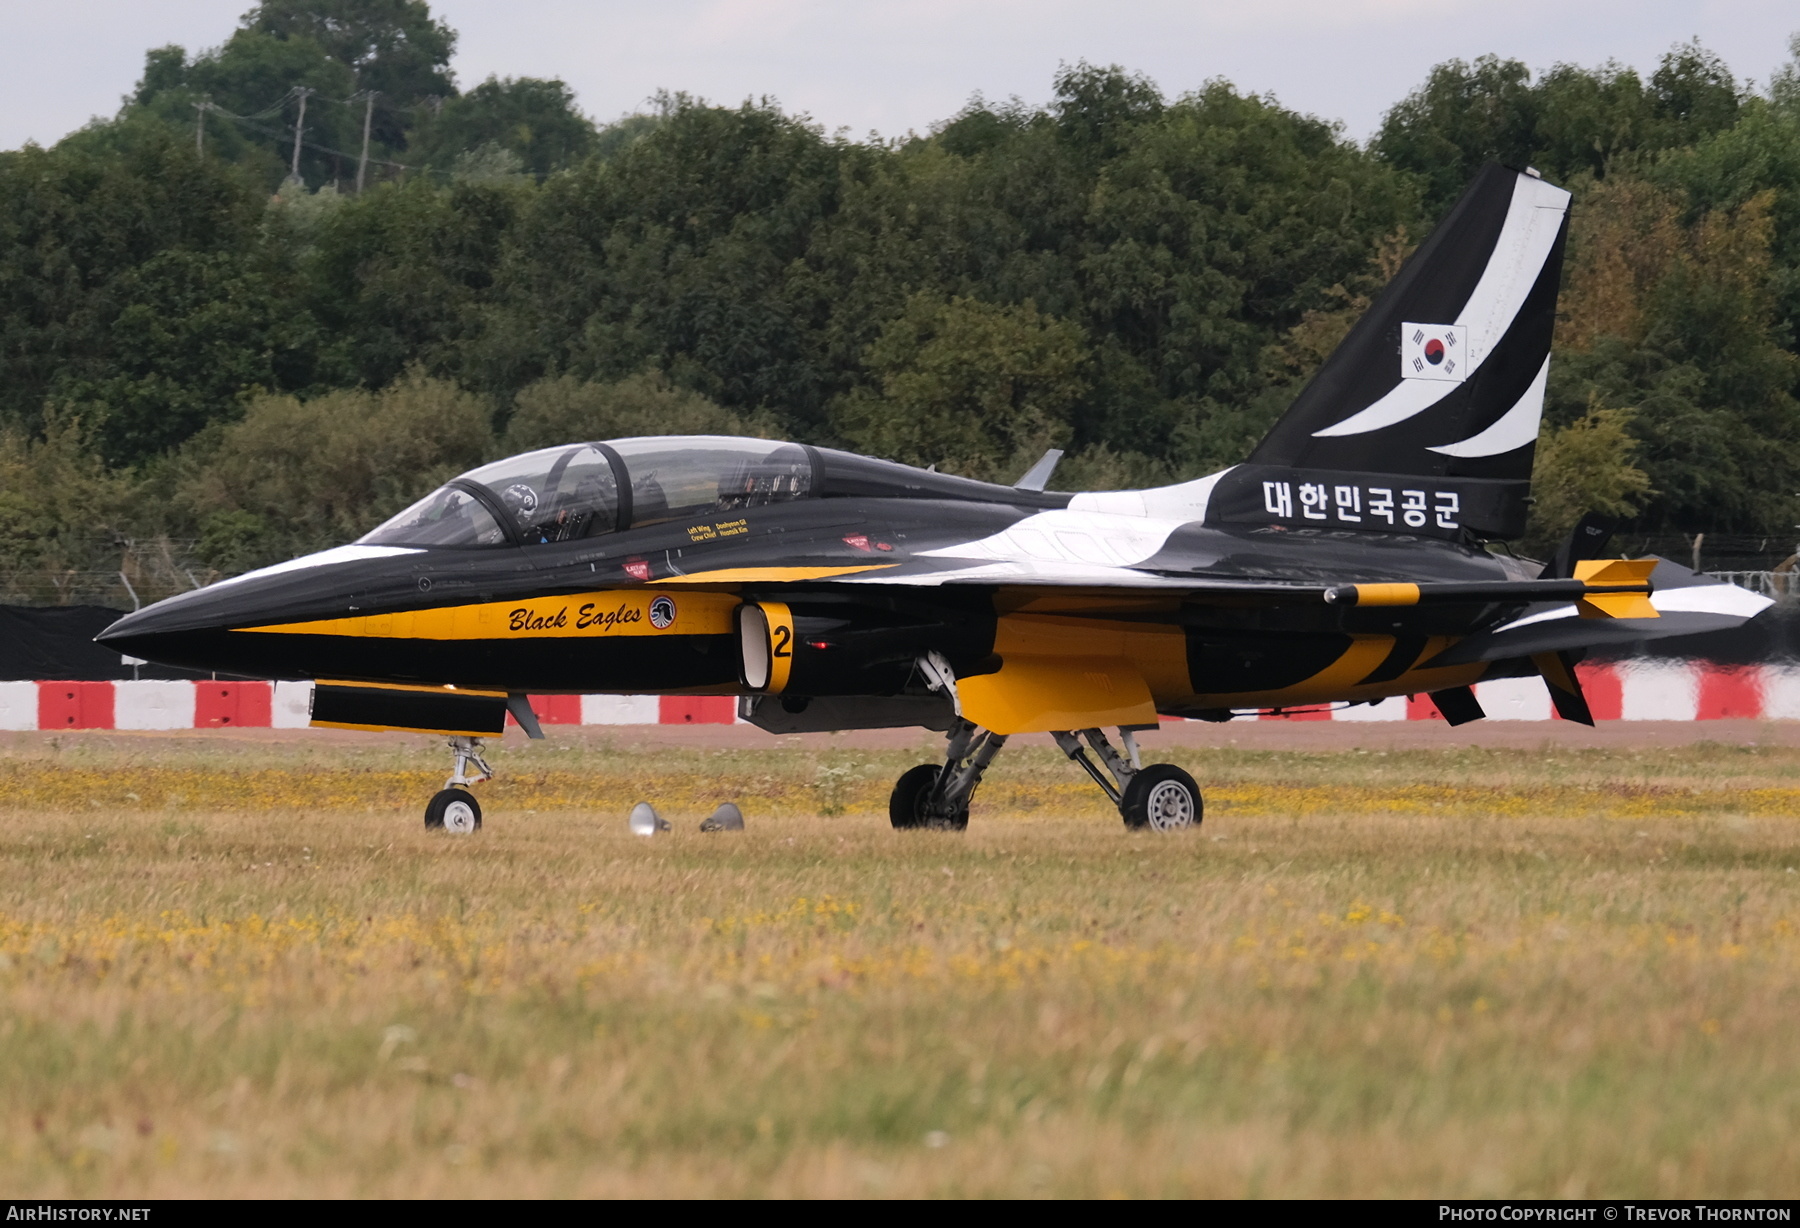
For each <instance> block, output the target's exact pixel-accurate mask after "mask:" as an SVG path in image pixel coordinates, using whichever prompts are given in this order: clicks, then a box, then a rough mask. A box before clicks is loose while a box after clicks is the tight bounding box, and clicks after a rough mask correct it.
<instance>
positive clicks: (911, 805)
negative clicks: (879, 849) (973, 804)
mask: <svg viewBox="0 0 1800 1228" xmlns="http://www.w3.org/2000/svg"><path fill="white" fill-rule="evenodd" d="M942 770H943V769H942V768H940V767H939V766H938V765H937V764H935V763H921V764H920V765H919V766H918V767H915V768H908V769H907V770H906V771H905V772H903V773H902V774H901V776H900V779H899V780H897V781H895V782H894V791H893V793H891V794H889V795H888V822H890V823H892V824H893V825H894V827H895V828H896V829H897V830H900V831H915V830H918V829H919V828H932V829H934V830H937V831H962V830H963V829H964V828H966V827H967V826H968V825H969V812H968V811H967V810H964V811H962V812H961V813H960V814H956V815H952V816H950V817H949V818H939V817H933V816H932V815H929V814H926V813H925V803H926V802H927V801H928V800H929V799H930V797H931V790H932V787H933V786H934V785H936V784H937V780H938V773H939V772H941V771H942Z"/></svg>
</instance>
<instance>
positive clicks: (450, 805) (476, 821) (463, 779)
mask: <svg viewBox="0 0 1800 1228" xmlns="http://www.w3.org/2000/svg"><path fill="white" fill-rule="evenodd" d="M450 753H451V755H452V756H453V757H454V758H455V761H456V766H455V767H454V768H452V769H451V772H450V779H449V780H446V781H445V782H444V787H443V788H442V789H440V790H438V791H437V792H436V793H434V794H432V795H431V800H430V801H429V802H427V803H426V804H425V828H426V830H427V831H442V832H449V833H450V834H452V835H457V836H469V835H473V834H474V833H476V832H478V831H480V830H481V803H480V802H478V801H476V800H475V795H474V794H472V793H470V792H469V786H470V785H478V784H480V783H481V782H482V781H484V780H492V779H493V778H494V769H493V768H491V767H489V766H488V761H487V760H486V759H483V758H482V757H481V739H480V738H451V739H450ZM471 768H472V769H474V771H473V774H471V771H470V769H471Z"/></svg>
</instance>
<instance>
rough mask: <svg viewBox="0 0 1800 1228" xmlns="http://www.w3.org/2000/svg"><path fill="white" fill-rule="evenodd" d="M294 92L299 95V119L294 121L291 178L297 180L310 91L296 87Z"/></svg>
mask: <svg viewBox="0 0 1800 1228" xmlns="http://www.w3.org/2000/svg"><path fill="white" fill-rule="evenodd" d="M294 92H295V93H296V94H298V95H300V117H299V118H298V119H296V120H295V121H294V167H293V171H292V177H293V178H294V179H296V180H298V179H299V178H300V139H301V137H302V136H303V135H304V134H305V132H306V96H307V95H308V94H310V93H312V91H311V90H309V89H307V88H306V87H305V86H304V85H302V86H299V87H297V88H296V89H295V90H294Z"/></svg>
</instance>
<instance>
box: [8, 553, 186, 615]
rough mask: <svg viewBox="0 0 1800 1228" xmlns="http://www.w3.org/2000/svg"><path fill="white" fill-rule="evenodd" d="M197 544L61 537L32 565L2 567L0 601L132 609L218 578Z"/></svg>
mask: <svg viewBox="0 0 1800 1228" xmlns="http://www.w3.org/2000/svg"><path fill="white" fill-rule="evenodd" d="M198 544H199V543H198V541H197V540H196V539H191V538H171V537H154V538H149V539H143V540H132V539H118V538H105V539H95V540H93V541H89V542H79V541H78V542H74V543H69V542H59V543H58V549H57V551H56V552H55V553H54V554H53V555H47V556H45V557H43V558H41V560H40V562H39V563H38V565H36V566H34V567H29V568H24V567H20V568H10V569H9V568H0V605H18V606H63V605H100V606H108V607H110V608H112V609H116V610H135V609H137V608H138V607H140V606H146V605H149V604H150V603H151V602H153V601H161V600H162V599H163V598H164V597H172V596H174V595H175V594H176V593H185V592H187V591H188V590H189V589H196V588H203V587H204V586H206V585H208V584H211V583H212V582H213V581H214V580H217V579H219V578H220V573H219V572H218V571H217V570H215V569H213V568H211V567H208V566H207V565H206V564H205V563H202V562H201V561H200V560H199V558H198V557H197V556H196V554H195V547H196V546H197V545H198Z"/></svg>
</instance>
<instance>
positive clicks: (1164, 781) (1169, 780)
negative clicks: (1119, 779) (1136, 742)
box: [1119, 763, 1205, 831]
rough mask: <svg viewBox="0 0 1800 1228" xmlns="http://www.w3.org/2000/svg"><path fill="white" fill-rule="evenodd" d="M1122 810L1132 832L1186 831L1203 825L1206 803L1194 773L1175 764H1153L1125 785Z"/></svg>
mask: <svg viewBox="0 0 1800 1228" xmlns="http://www.w3.org/2000/svg"><path fill="white" fill-rule="evenodd" d="M1119 813H1120V814H1121V815H1123V816H1124V817H1125V826H1126V827H1128V828H1130V829H1131V830H1132V831H1183V830H1192V829H1195V828H1198V827H1199V826H1200V820H1201V819H1202V818H1203V817H1205V806H1204V803H1203V802H1202V801H1201V798H1200V786H1199V785H1197V784H1195V783H1194V778H1193V777H1192V776H1189V775H1188V774H1187V773H1186V772H1184V771H1182V770H1181V769H1180V768H1178V767H1176V766H1175V765H1174V764H1172V763H1152V764H1151V765H1150V766H1149V767H1147V768H1145V769H1144V770H1143V771H1141V772H1139V773H1138V774H1137V775H1136V776H1133V777H1132V778H1131V783H1130V784H1129V785H1127V786H1126V787H1125V798H1124V800H1123V801H1122V802H1120V803H1119Z"/></svg>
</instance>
